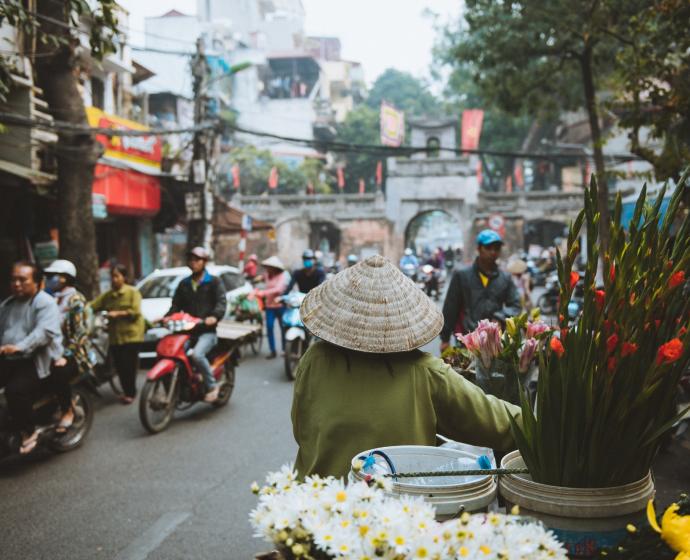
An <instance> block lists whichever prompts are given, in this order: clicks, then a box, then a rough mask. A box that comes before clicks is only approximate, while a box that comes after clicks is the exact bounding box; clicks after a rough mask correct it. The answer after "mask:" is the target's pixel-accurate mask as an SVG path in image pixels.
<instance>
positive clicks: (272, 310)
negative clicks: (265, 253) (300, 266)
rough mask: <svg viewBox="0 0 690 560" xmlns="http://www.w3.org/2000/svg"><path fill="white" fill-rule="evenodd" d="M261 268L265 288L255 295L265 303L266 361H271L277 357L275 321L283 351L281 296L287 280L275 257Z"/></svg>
mask: <svg viewBox="0 0 690 560" xmlns="http://www.w3.org/2000/svg"><path fill="white" fill-rule="evenodd" d="M261 266H263V267H264V268H265V269H266V287H265V288H264V289H263V290H257V291H256V292H255V293H256V296H257V297H260V298H263V299H264V302H265V303H264V307H265V310H266V335H267V337H268V349H269V354H268V356H266V359H267V360H272V359H273V358H275V357H276V356H277V353H276V340H275V334H274V328H275V322H276V320H277V321H278V326H279V327H280V348H281V350H283V351H284V350H285V332H284V327H283V321H282V318H283V312H284V311H285V308H284V307H283V303H282V301H281V296H282V295H283V292H285V288H286V286H287V284H288V278H287V274H286V273H285V265H284V264H283V263H282V262H281V260H280V259H279V258H278V257H276V256H273V257H269V258H268V259H266V260H265V261H263V262H262V263H261Z"/></svg>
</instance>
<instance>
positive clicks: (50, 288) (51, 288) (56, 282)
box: [46, 276, 60, 294]
mask: <svg viewBox="0 0 690 560" xmlns="http://www.w3.org/2000/svg"><path fill="white" fill-rule="evenodd" d="M59 291H60V278H58V277H57V276H51V277H50V278H48V279H47V280H46V292H48V293H49V294H54V293H56V292H59Z"/></svg>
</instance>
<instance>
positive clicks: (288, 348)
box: [281, 292, 311, 381]
mask: <svg viewBox="0 0 690 560" xmlns="http://www.w3.org/2000/svg"><path fill="white" fill-rule="evenodd" d="M305 297H306V294H303V293H300V292H291V293H289V294H288V295H286V296H283V303H284V304H285V311H284V312H283V318H282V319H281V321H282V323H283V331H284V332H285V375H286V376H287V378H288V379H290V380H291V381H294V379H295V369H296V368H297V363H298V362H299V360H300V358H301V357H302V356H303V355H304V353H305V352H306V351H307V348H308V346H309V342H310V339H311V337H310V336H309V333H308V332H307V329H306V328H305V327H304V323H302V318H301V317H300V316H299V308H300V306H301V305H302V302H303V301H304V298H305Z"/></svg>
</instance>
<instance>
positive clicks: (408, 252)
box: [405, 247, 412, 257]
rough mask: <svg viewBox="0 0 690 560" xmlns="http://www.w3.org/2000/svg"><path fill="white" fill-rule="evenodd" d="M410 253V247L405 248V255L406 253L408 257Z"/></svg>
mask: <svg viewBox="0 0 690 560" xmlns="http://www.w3.org/2000/svg"><path fill="white" fill-rule="evenodd" d="M411 254H412V249H410V248H409V247H408V248H407V249H405V255H407V256H408V257H409V256H410V255H411Z"/></svg>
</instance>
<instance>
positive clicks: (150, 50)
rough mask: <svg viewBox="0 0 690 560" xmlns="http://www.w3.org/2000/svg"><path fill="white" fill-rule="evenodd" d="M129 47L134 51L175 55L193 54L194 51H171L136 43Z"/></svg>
mask: <svg viewBox="0 0 690 560" xmlns="http://www.w3.org/2000/svg"><path fill="white" fill-rule="evenodd" d="M129 48H130V49H132V50H133V51H136V52H151V53H158V54H171V55H175V56H194V53H193V52H192V51H172V50H167V49H154V48H152V47H139V46H136V45H130V46H129Z"/></svg>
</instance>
